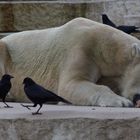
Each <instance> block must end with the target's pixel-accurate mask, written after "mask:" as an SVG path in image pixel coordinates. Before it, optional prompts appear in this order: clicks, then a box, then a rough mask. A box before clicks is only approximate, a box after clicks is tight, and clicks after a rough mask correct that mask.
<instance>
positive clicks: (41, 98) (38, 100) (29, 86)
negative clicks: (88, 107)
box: [21, 77, 71, 115]
mask: <svg viewBox="0 0 140 140" xmlns="http://www.w3.org/2000/svg"><path fill="white" fill-rule="evenodd" d="M23 84H24V91H25V94H26V95H27V97H28V98H29V99H30V100H31V101H32V102H33V103H34V105H23V104H21V105H22V106H23V107H27V108H28V109H30V108H29V107H36V106H37V105H38V104H39V105H40V107H39V109H38V110H37V111H36V112H35V113H32V114H33V115H35V114H41V113H39V110H40V109H41V107H42V105H43V104H44V103H47V102H57V103H58V102H64V103H68V104H71V103H70V102H69V101H67V100H65V99H63V98H62V97H60V96H58V95H56V94H54V93H53V92H51V91H49V90H47V89H45V88H44V87H42V86H40V85H38V84H37V83H35V82H34V81H33V80H32V79H31V78H29V77H26V78H25V79H24V80H23Z"/></svg>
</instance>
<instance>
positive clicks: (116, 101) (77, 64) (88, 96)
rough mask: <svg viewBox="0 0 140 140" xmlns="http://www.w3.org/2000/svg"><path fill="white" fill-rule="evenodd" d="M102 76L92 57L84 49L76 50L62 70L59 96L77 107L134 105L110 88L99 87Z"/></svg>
mask: <svg viewBox="0 0 140 140" xmlns="http://www.w3.org/2000/svg"><path fill="white" fill-rule="evenodd" d="M100 76H101V74H100V70H99V68H98V67H97V65H96V64H95V63H94V61H93V60H92V56H90V55H89V54H86V53H85V51H83V50H82V49H74V50H73V51H72V53H70V54H69V57H68V59H67V61H66V63H65V64H64V66H63V70H61V74H60V79H59V87H58V94H59V95H60V96H62V97H64V98H66V99H67V100H69V101H70V102H72V103H73V104H77V105H96V106H113V107H122V106H126V107H128V106H131V105H132V103H131V101H129V100H128V99H126V98H124V97H121V96H119V95H117V94H115V93H114V92H113V91H112V90H111V89H110V88H109V87H107V86H103V85H97V84H96V81H97V80H98V79H99V78H100Z"/></svg>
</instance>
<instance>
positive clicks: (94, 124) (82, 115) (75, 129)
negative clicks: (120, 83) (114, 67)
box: [0, 102, 140, 140]
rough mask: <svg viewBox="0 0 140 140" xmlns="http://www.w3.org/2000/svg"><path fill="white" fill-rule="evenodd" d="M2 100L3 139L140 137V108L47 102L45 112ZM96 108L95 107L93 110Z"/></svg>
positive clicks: (130, 139) (134, 139)
mask: <svg viewBox="0 0 140 140" xmlns="http://www.w3.org/2000/svg"><path fill="white" fill-rule="evenodd" d="M8 104H9V105H12V106H13V107H14V108H9V109H7V108H4V107H3V104H2V103H0V106H1V108H0V136H1V138H0V139H1V140H94V139H95V140H139V139H140V134H139V133H140V109H139V108H109V107H108V108H103V107H101V108H100V107H86V106H67V105H44V106H43V108H42V109H41V112H42V113H43V114H42V115H36V116H34V115H31V112H33V111H36V110H37V108H35V109H32V111H30V110H27V109H26V108H23V107H22V106H21V105H20V104H19V103H10V102H9V103H8ZM93 109H94V110H93Z"/></svg>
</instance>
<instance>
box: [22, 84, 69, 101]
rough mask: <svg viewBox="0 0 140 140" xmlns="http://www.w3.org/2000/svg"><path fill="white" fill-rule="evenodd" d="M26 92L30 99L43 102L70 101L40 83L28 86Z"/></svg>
mask: <svg viewBox="0 0 140 140" xmlns="http://www.w3.org/2000/svg"><path fill="white" fill-rule="evenodd" d="M24 90H25V93H26V94H27V96H28V97H29V99H30V100H32V101H33V100H34V101H35V100H42V101H43V102H59V101H62V102H66V103H69V102H68V101H66V100H65V99H63V98H61V97H60V96H58V95H56V94H54V93H53V92H51V91H49V90H47V89H45V88H44V87H42V86H40V85H38V84H34V85H32V86H29V87H26V88H25V89H24Z"/></svg>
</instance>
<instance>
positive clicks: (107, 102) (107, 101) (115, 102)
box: [97, 94, 133, 107]
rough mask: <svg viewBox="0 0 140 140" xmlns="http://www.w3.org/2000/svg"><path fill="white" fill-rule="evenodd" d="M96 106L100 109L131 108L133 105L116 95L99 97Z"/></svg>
mask: <svg viewBox="0 0 140 140" xmlns="http://www.w3.org/2000/svg"><path fill="white" fill-rule="evenodd" d="M97 106H102V107H132V106H133V103H132V102H131V101H130V100H128V99H126V98H124V97H121V96H118V95H116V94H112V95H103V96H102V95H101V96H100V97H99V99H98V101H97Z"/></svg>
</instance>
